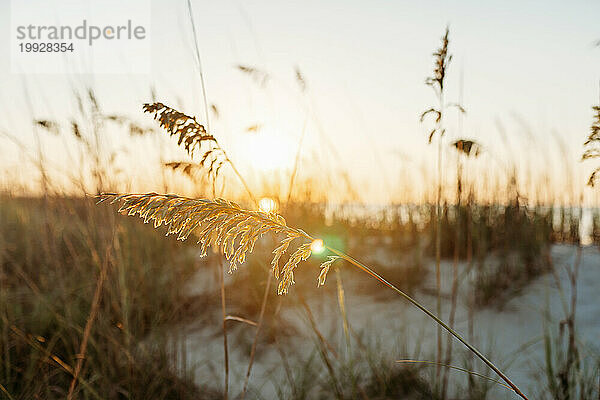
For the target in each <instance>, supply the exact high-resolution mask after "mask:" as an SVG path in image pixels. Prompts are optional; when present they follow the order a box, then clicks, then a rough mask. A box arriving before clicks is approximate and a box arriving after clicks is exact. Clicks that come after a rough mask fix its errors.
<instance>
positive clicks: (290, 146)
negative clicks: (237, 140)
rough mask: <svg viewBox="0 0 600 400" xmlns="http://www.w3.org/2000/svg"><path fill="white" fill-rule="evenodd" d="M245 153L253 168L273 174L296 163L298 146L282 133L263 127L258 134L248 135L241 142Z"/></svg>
mask: <svg viewBox="0 0 600 400" xmlns="http://www.w3.org/2000/svg"><path fill="white" fill-rule="evenodd" d="M241 144H242V146H243V153H244V154H245V155H247V156H248V157H251V158H250V159H249V162H250V164H251V165H252V167H254V168H256V169H257V170H258V171H259V172H273V171H274V170H281V169H287V168H290V167H291V166H292V164H293V162H294V157H295V149H296V145H295V144H294V142H293V141H292V140H290V138H289V137H288V136H286V135H284V134H281V133H280V132H273V131H271V130H269V128H268V127H263V128H262V129H261V130H260V131H259V132H258V133H247V134H246V135H245V136H244V137H243V139H242V140H241Z"/></svg>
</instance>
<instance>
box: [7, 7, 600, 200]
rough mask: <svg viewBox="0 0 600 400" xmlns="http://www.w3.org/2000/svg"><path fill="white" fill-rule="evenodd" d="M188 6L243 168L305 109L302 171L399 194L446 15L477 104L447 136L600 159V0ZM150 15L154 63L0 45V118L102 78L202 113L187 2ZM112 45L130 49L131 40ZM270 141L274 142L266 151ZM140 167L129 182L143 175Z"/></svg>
mask: <svg viewBox="0 0 600 400" xmlns="http://www.w3.org/2000/svg"><path fill="white" fill-rule="evenodd" d="M29 3H31V9H32V13H44V12H48V10H44V3H45V2H44V1H33V0H29ZM0 4H1V5H0V15H1V18H2V19H1V21H0V26H1V28H0V29H1V39H0V53H1V54H4V55H6V54H7V53H8V52H9V42H10V41H9V34H12V32H9V27H10V1H8V0H1V1H0ZM192 6H193V10H194V18H195V22H196V30H197V34H198V40H199V47H200V52H201V57H202V63H203V67H204V72H205V79H206V84H207V94H208V98H209V102H210V103H214V104H216V105H217V106H218V108H219V110H220V113H221V118H220V119H219V120H216V121H213V123H212V131H213V132H214V134H215V135H216V136H217V137H219V138H221V142H222V144H223V146H224V147H226V148H228V149H229V152H230V153H231V156H232V158H234V159H237V160H238V162H239V163H240V164H241V165H242V167H243V169H244V171H247V172H248V175H253V174H255V170H259V171H262V172H263V173H264V172H265V171H271V169H272V168H276V169H277V170H280V169H282V168H283V169H285V168H288V169H289V168H290V167H291V164H292V161H290V160H293V158H294V156H295V153H296V147H297V143H298V140H299V137H300V132H301V131H302V127H303V125H304V121H305V120H307V121H308V122H307V124H306V129H307V136H306V142H305V144H304V146H303V153H302V164H301V168H302V169H303V170H305V171H313V170H314V171H318V168H317V167H311V165H315V162H318V163H319V165H321V166H322V165H326V166H327V167H329V168H332V169H335V170H337V169H340V168H343V169H345V170H346V171H347V172H348V173H349V174H350V175H351V177H352V179H353V181H355V182H356V183H357V184H361V185H367V186H368V187H369V188H370V193H376V195H375V196H374V198H376V199H377V200H378V201H385V200H390V199H393V198H396V197H397V196H399V195H401V194H402V193H401V192H402V191H403V190H406V189H405V187H406V186H407V180H408V181H410V180H417V179H418V178H419V177H420V176H422V173H421V172H420V171H421V170H422V169H423V168H429V169H430V174H433V173H434V171H435V169H434V166H435V165H434V164H435V161H434V160H435V157H434V155H435V148H434V147H433V146H427V143H426V142H427V139H426V138H427V132H428V128H429V127H430V125H427V124H426V125H423V124H421V123H420V122H419V119H418V117H419V114H420V113H421V112H422V111H423V110H425V109H427V108H429V107H430V106H431V105H433V104H434V101H435V98H434V96H433V94H432V92H431V89H430V88H428V87H426V86H425V85H424V79H425V77H426V76H428V75H429V74H430V73H431V69H432V65H433V58H432V56H431V53H432V52H433V51H434V50H435V49H436V48H437V47H438V46H439V42H440V37H441V35H442V34H443V30H444V28H445V26H446V25H447V24H448V25H449V26H450V29H451V44H450V46H451V52H452V53H453V54H454V60H453V62H452V65H451V69H450V71H449V74H450V75H449V78H448V79H449V81H448V85H449V86H448V95H447V96H448V100H449V101H456V100H458V98H459V92H460V90H461V86H462V90H463V93H464V94H463V104H464V106H465V108H466V109H467V114H466V116H465V117H464V119H463V124H462V130H461V131H460V132H459V129H458V126H459V124H458V117H457V116H456V115H454V114H452V115H450V116H449V118H448V120H447V121H448V137H447V140H448V141H449V140H451V139H452V138H455V137H459V136H460V137H468V138H474V139H476V140H477V141H479V142H480V143H482V144H483V145H484V147H485V149H486V152H487V153H488V156H486V157H487V159H484V160H483V161H482V162H486V163H488V165H492V164H493V163H497V164H498V165H502V164H503V163H505V162H506V160H509V159H514V160H517V161H518V162H519V164H520V165H521V166H524V165H528V163H530V164H531V165H530V168H533V169H535V170H537V171H544V172H545V173H546V174H548V175H559V174H563V173H565V166H564V163H563V162H562V161H561V160H562V158H561V157H562V156H561V155H560V152H559V151H558V148H557V143H558V141H557V139H556V138H557V137H558V138H560V139H558V140H560V141H562V142H564V143H565V144H566V151H565V157H566V160H567V164H568V168H569V169H570V172H571V173H572V175H571V178H570V181H571V182H572V183H573V184H574V185H575V186H576V187H577V188H581V187H583V186H582V185H583V183H584V182H585V178H586V177H585V175H586V171H589V170H590V169H591V167H592V165H593V163H592V164H589V165H588V164H585V165H582V164H581V163H579V157H580V154H581V152H582V143H583V141H584V140H585V137H586V135H587V133H588V130H589V125H590V123H591V118H592V113H591V106H592V104H596V103H598V101H599V100H598V96H599V95H598V93H599V88H598V86H599V79H600V47H594V43H595V42H596V41H598V40H599V39H600V25H599V19H600V2H598V1H571V2H565V1H512V0H509V1H506V0H504V1H500V0H498V1H496V0H494V1H460V2H458V1H455V2H448V1H413V2H404V1H363V2H358V1H341V0H340V1H337V0H321V1H309V0H307V1H301V2H300V1H297V2H289V1H254V0H249V1H230V0H225V1H213V2H209V1H197V0H192ZM53 12H54V13H55V14H56V18H57V19H60V15H61V14H60V12H58V13H57V12H56V10H53ZM151 15H152V24H151V27H150V29H151V40H152V42H151V46H152V57H151V60H150V63H151V70H152V72H151V73H150V74H130V75H102V74H96V75H85V74H70V73H64V74H54V75H33V74H29V75H28V74H12V73H11V72H10V62H9V59H8V57H5V56H4V57H0V110H1V111H0V113H1V118H0V129H2V130H4V131H8V132H11V133H13V134H15V135H17V136H19V137H20V138H22V139H23V141H24V142H26V143H32V141H31V140H27V138H31V135H32V133H31V128H30V127H29V126H28V121H30V120H31V119H32V114H33V116H34V117H35V118H51V119H57V120H59V121H63V120H64V121H67V119H68V117H69V115H70V114H71V113H72V112H73V111H74V110H75V107H76V105H75V101H74V98H73V96H72V95H71V86H70V85H71V83H72V84H74V85H76V86H78V87H83V86H86V85H87V86H91V87H93V88H94V89H95V90H96V91H97V94H98V97H99V100H100V102H101V103H102V105H103V106H104V108H105V109H106V110H107V111H109V112H115V113H116V112H118V113H121V114H128V115H131V116H134V117H135V118H136V119H137V120H139V121H140V122H144V123H148V124H150V120H149V117H147V116H144V115H142V114H141V104H142V103H143V102H146V101H149V100H150V87H151V86H154V87H155V88H156V93H157V97H158V99H159V100H160V101H162V102H164V103H166V104H173V105H176V106H180V107H181V108H182V111H185V112H187V113H189V114H194V115H198V116H199V117H200V118H203V104H202V96H201V91H200V84H199V79H198V69H197V66H196V63H195V57H194V53H193V39H192V37H193V36H192V30H191V26H190V21H189V16H188V11H187V4H186V2H185V1H184V0H180V1H168V2H167V1H151ZM115 56H116V57H120V58H121V59H122V60H123V62H124V63H126V62H127V54H116V55H115ZM238 64H243V65H249V66H254V67H256V68H260V69H263V70H266V71H268V72H269V74H270V76H271V77H272V79H270V80H269V81H268V82H267V84H266V87H265V88H261V87H259V85H257V84H256V83H255V82H253V81H252V79H250V78H249V77H248V76H246V75H244V74H242V73H240V71H238V70H237V69H236V68H235V66H236V65H238ZM296 66H297V67H298V68H299V69H300V70H301V71H302V73H303V75H304V76H305V78H306V81H307V84H308V91H307V94H306V95H305V96H303V95H302V94H301V93H300V91H299V90H298V87H297V85H296V82H295V75H294V74H295V73H294V69H295V67H296ZM461 75H462V76H463V83H462V85H461V84H460V80H461V79H460V77H461ZM24 87H27V88H28V92H29V96H30V98H31V101H32V107H33V111H30V109H29V107H28V105H27V104H28V103H27V98H26V96H25V91H24ZM307 115H309V117H308V119H307ZM254 124H259V125H261V126H262V129H261V130H260V131H259V132H258V133H255V134H252V133H248V132H246V131H245V129H246V128H247V127H248V126H251V125H254ZM499 127H503V129H504V130H505V131H506V138H505V139H503V136H502V134H501V133H500V130H501V129H499ZM325 136H326V138H324V137H325ZM112 143H113V144H115V142H114V138H113V142H112ZM47 144H48V146H49V148H50V149H52V151H50V153H51V154H49V157H50V158H53V159H56V160H57V162H61V159H62V158H63V156H62V155H61V152H60V151H61V150H60V146H61V142H60V141H58V140H57V139H49V142H48V143H47ZM116 144H117V145H119V144H120V143H116ZM330 145H334V146H335V151H333V152H332V151H331V150H330V149H329V146H330ZM0 146H1V147H0V172H2V171H8V172H10V173H13V174H14V173H15V166H16V165H18V163H19V162H20V160H22V158H21V157H20V156H19V155H18V154H17V153H16V152H15V150H14V147H13V146H12V145H10V144H9V142H7V141H6V140H4V139H2V138H0ZM31 146H33V145H31ZM128 146H130V145H128ZM135 146H137V147H135V148H132V147H130V153H131V154H130V155H131V160H135V161H136V162H137V163H138V165H139V164H140V163H141V164H144V163H147V162H148V159H149V157H148V151H149V149H150V147H149V145H148V143H137V144H136V145H135ZM265 146H271V148H270V149H271V152H272V153H274V152H275V151H277V152H278V153H279V154H278V155H276V156H273V157H272V159H269V158H268V157H266V154H265V152H264V151H263V150H261V149H262V148H264V147H265ZM32 150H33V147H32ZM249 153H251V155H250V156H249V155H248V154H249ZM177 154H179V153H174V155H173V157H175V156H176V155H177ZM447 158H448V157H447ZM251 165H253V167H254V168H253V171H254V172H253V171H250V168H251ZM311 168H312V169H311ZM319 168H320V167H319ZM490 168H492V169H493V167H490ZM143 170H144V169H143V168H138V169H137V170H136V174H137V173H140V174H143ZM136 176H137V175H136ZM573 177H576V179H575V178H573ZM135 179H140V180H139V182H138V181H136V180H135ZM135 179H134V181H133V182H132V187H134V188H135V187H136V185H138V186H139V187H145V186H144V185H142V183H141V182H142V180H141V178H135ZM250 179H252V177H250ZM557 179H558V178H557ZM562 179H563V181H564V180H565V179H566V178H562ZM401 180H403V188H401V189H399V188H397V187H395V186H396V183H397V182H399V181H401ZM257 185H258V184H257ZM415 185H417V184H416V183H415ZM409 186H410V185H409ZM556 190H557V191H558V192H561V191H562V190H563V188H562V187H557V188H556Z"/></svg>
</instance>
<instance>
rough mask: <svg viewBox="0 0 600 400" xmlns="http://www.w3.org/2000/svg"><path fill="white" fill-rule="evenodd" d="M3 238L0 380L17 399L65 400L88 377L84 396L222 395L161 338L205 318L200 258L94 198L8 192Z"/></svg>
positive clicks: (0, 210) (1, 213)
mask: <svg viewBox="0 0 600 400" xmlns="http://www.w3.org/2000/svg"><path fill="white" fill-rule="evenodd" d="M0 237H1V238H2V240H0V282H1V284H2V291H1V292H0V348H1V349H2V351H3V353H2V356H1V359H2V362H0V380H1V382H2V385H3V386H4V388H5V389H6V391H7V392H8V393H10V395H11V396H13V397H14V398H17V399H30V398H44V399H64V398H66V397H70V396H68V392H69V388H70V386H71V385H72V383H73V380H74V379H73V376H74V375H77V376H78V377H77V382H76V383H77V384H76V385H75V387H74V388H73V390H72V395H73V396H77V397H78V398H89V399H93V398H96V399H120V398H139V399H142V398H144V399H164V398H181V399H186V398H189V399H192V398H193V399H198V398H213V397H214V393H213V394H212V395H211V393H210V391H200V390H199V388H197V387H196V386H195V384H194V383H193V381H192V378H191V376H192V371H191V370H190V369H188V368H187V366H186V365H185V362H184V361H185V355H184V354H182V352H181V351H179V350H178V342H177V340H175V339H174V338H172V337H171V336H172V335H170V334H168V335H167V334H161V333H160V332H161V331H165V329H166V328H167V327H169V326H171V327H172V326H173V325H176V324H179V323H181V322H182V321H184V320H187V319H188V318H193V317H194V316H198V315H199V314H200V310H201V308H202V304H200V303H199V302H198V300H199V299H194V298H191V297H189V296H187V295H186V294H185V285H186V282H187V281H188V279H189V278H190V277H191V276H192V274H194V273H195V271H196V270H197V268H198V265H197V263H195V262H194V261H193V259H192V257H190V255H191V252H186V251H182V248H181V247H177V246H175V244H174V243H173V241H166V240H164V238H163V237H162V235H161V234H160V233H159V232H156V231H153V230H152V229H150V228H149V227H146V226H143V225H140V224H132V223H130V221H127V220H119V221H117V220H116V219H115V218H114V217H113V214H112V213H110V212H107V210H103V209H101V208H98V207H95V206H94V205H93V202H91V201H89V200H84V199H64V198H63V199H56V198H46V200H43V199H25V198H10V197H6V196H2V197H0ZM97 282H102V284H100V285H98V283H97ZM98 287H100V291H99V297H98V299H97V300H98V301H97V302H95V303H93V302H92V299H93V298H94V292H95V291H96V289H97V288H98ZM165 287H169V288H170V289H171V290H164V288H165ZM94 307H95V308H96V310H97V315H96V316H95V318H93V320H92V321H91V322H92V324H89V321H90V319H92V314H91V311H90V309H93V308H94ZM88 324H89V328H90V332H89V333H88V334H87V336H85V335H84V326H85V327H87V326H88ZM82 337H86V339H87V341H88V343H87V347H84V354H81V349H82V347H81V341H82ZM80 359H81V360H82V361H83V362H82V367H81V370H80V371H79V372H78V373H76V372H75V371H76V368H75V365H76V364H77V363H78V360H80Z"/></svg>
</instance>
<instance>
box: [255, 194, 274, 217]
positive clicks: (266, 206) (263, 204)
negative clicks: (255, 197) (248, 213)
mask: <svg viewBox="0 0 600 400" xmlns="http://www.w3.org/2000/svg"><path fill="white" fill-rule="evenodd" d="M258 208H259V209H260V211H262V212H266V213H270V212H274V211H277V202H276V201H275V200H273V199H272V198H270V197H263V198H262V199H260V200H259V202H258Z"/></svg>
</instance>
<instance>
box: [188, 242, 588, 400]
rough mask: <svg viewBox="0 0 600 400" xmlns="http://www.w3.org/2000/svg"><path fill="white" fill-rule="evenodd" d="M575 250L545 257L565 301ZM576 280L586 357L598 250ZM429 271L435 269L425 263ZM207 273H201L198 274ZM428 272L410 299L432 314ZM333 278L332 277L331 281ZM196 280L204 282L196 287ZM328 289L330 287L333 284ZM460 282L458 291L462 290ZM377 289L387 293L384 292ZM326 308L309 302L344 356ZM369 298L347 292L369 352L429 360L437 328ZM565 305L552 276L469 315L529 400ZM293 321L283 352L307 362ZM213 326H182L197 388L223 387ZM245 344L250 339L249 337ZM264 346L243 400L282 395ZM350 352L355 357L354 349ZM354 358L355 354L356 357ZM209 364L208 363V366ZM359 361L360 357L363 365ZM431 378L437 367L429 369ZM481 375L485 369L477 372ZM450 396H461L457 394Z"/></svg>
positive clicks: (271, 351)
mask: <svg viewBox="0 0 600 400" xmlns="http://www.w3.org/2000/svg"><path fill="white" fill-rule="evenodd" d="M576 252H577V248H576V247H574V246H569V245H555V246H554V247H553V248H552V251H551V254H552V259H553V261H554V265H555V268H556V270H557V276H558V278H559V281H560V285H561V286H562V287H563V291H562V293H563V296H565V297H566V299H569V298H570V285H569V282H568V277H567V274H566V272H565V266H571V265H573V263H574V262H575V258H576ZM582 255H583V257H582V261H581V264H580V273H579V280H578V296H577V319H576V326H577V330H578V335H579V340H580V348H581V349H582V353H584V354H596V355H595V357H596V360H597V359H598V355H597V354H598V350H599V346H600V302H599V301H598V298H599V297H598V292H599V291H600V252H599V251H598V249H597V248H593V247H585V248H584V249H583V252H582ZM464 267H465V266H464V265H461V266H460V268H461V269H462V268H464ZM430 268H433V265H431V266H430ZM442 271H443V273H444V276H443V279H442V281H443V282H445V283H446V285H444V287H443V291H444V292H446V293H449V292H450V285H451V281H452V272H451V271H452V267H451V263H450V262H444V264H443V265H442ZM204 274H206V272H204ZM433 276H434V274H429V278H428V280H427V281H426V283H425V285H424V288H423V290H421V291H418V292H417V293H415V295H414V297H415V298H416V299H417V300H419V301H421V302H422V303H424V304H425V305H426V306H427V307H428V308H429V309H431V310H434V309H435V298H434V297H433V296H431V295H429V294H427V293H431V289H432V288H433V287H434V286H435V283H434V280H433V279H434V277H433ZM209 278H210V277H208V276H200V277H198V279H197V280H195V281H194V282H192V283H191V287H193V288H194V289H193V290H194V291H202V290H203V288H205V287H206V286H207V285H208V283H207V282H209V281H210V279H209ZM330 279H331V278H330ZM201 282H202V283H201ZM328 284H335V281H334V280H333V279H331V280H330V281H329V282H328ZM467 289H468V288H466V287H465V286H464V285H463V286H461V288H460V289H459V293H466V292H467ZM383 290H388V289H385V288H382V291H383ZM327 299H328V301H330V304H322V303H321V304H311V308H312V309H313V311H314V314H315V317H316V320H317V322H318V325H319V329H320V330H321V331H322V332H323V333H324V334H325V335H326V337H327V340H329V341H330V342H331V343H333V344H334V345H335V346H337V348H338V349H341V350H342V351H344V349H345V347H344V336H343V330H342V329H341V326H342V318H341V316H340V313H339V310H338V305H337V299H336V298H335V297H328V298H327ZM385 299H386V300H385V301H382V300H381V298H379V299H374V298H373V296H367V295H356V294H353V292H352V288H351V287H347V288H346V301H347V310H348V319H349V322H350V324H351V326H352V328H353V329H354V331H356V332H357V333H358V334H359V335H360V334H361V333H362V334H363V337H364V339H363V340H365V341H369V343H365V344H366V345H367V347H370V348H373V349H375V348H377V349H379V350H377V351H379V352H381V353H382V354H385V355H386V356H388V357H391V358H392V359H394V358H396V359H406V358H412V359H421V360H434V359H435V353H434V351H435V350H434V349H435V348H436V347H435V346H436V345H435V343H436V332H437V328H436V325H435V324H434V323H433V321H432V320H431V319H429V318H428V317H427V316H425V315H424V314H423V313H422V312H421V311H419V310H417V309H416V308H415V307H414V306H411V305H410V304H408V303H407V302H406V301H405V300H403V299H401V298H400V297H398V298H397V299H396V298H394V297H387V296H385ZM449 309H450V306H449V301H444V307H443V313H442V314H443V315H444V318H445V319H447V316H448V313H449ZM563 310H564V308H563V302H562V297H561V291H560V290H559V289H558V285H557V284H556V279H555V278H554V277H553V275H552V274H547V275H544V276H541V277H539V278H538V279H536V280H534V281H533V282H531V283H530V284H529V285H528V286H527V287H525V288H523V290H521V291H520V292H519V293H517V294H516V295H515V296H514V297H512V298H511V299H510V300H509V301H508V302H507V303H505V305H504V306H503V307H502V309H501V310H498V309H496V308H486V309H481V310H478V311H477V312H476V314H475V332H476V334H475V344H476V346H477V347H478V348H479V349H480V350H481V351H482V352H484V353H486V354H488V355H489V357H490V358H491V359H492V361H493V362H494V363H495V364H496V365H498V366H499V367H500V368H501V369H503V370H504V371H505V372H506V373H507V374H508V376H510V377H511V379H513V381H514V382H515V383H516V384H517V385H519V387H521V389H522V390H524V391H525V393H526V394H528V395H529V396H531V397H530V398H539V396H540V393H542V391H543V388H544V386H543V385H544V375H543V374H544V368H543V366H544V343H543V334H544V332H546V329H547V328H548V327H551V328H552V329H553V332H554V334H556V332H557V331H558V326H559V322H560V321H561V320H562V319H563V318H564V311H563ZM288 319H289V320H290V322H291V323H294V324H295V325H296V326H297V327H298V329H299V331H300V334H299V335H298V336H296V337H294V338H292V339H291V341H290V342H288V344H286V346H285V347H286V352H287V353H288V354H289V356H290V360H292V361H290V362H291V363H292V362H293V363H294V364H295V365H298V364H297V363H298V362H302V361H303V360H306V359H307V358H308V357H310V356H311V355H314V350H315V342H314V340H313V339H314V336H313V335H311V331H310V329H309V327H308V323H307V322H306V319H305V318H304V317H302V316H301V315H300V313H294V314H293V315H290V316H289V317H288ZM456 321H457V323H456V328H457V331H459V332H461V333H463V334H464V336H465V337H466V334H467V329H468V327H467V309H466V307H465V298H464V297H463V296H459V306H458V310H457V316H456ZM218 329H219V326H198V325H197V324H192V326H190V327H189V329H186V331H187V332H188V333H187V336H186V346H187V349H188V355H187V357H188V363H189V365H190V366H193V367H195V374H196V378H197V381H198V383H199V384H200V385H208V386H211V387H222V380H223V376H222V374H223V372H222V368H223V367H222V366H223V347H222V337H221V336H219V334H218ZM239 335H248V336H250V337H252V336H253V335H254V331H253V329H251V328H250V327H249V326H247V325H242V324H238V325H237V326H235V327H233V328H232V335H231V338H230V346H229V347H230V366H231V372H230V374H231V375H230V393H231V394H232V395H234V396H235V395H236V394H237V393H239V391H240V390H241V388H242V385H243V382H244V376H245V372H246V368H247V364H248V355H249V346H248V345H245V346H236V345H235V343H236V337H239ZM245 342H246V343H247V342H249V340H248V339H246V340H245ZM265 347H267V346H263V348H262V349H261V352H260V356H259V357H257V359H256V362H255V365H254V368H253V371H252V378H251V385H250V386H251V389H252V393H251V395H250V396H248V398H264V399H271V398H277V394H278V390H283V391H284V396H285V393H286V390H287V388H286V382H287V381H286V378H285V372H284V368H283V366H282V359H281V357H280V354H279V352H278V351H277V349H276V347H275V346H269V347H267V348H265ZM454 349H457V352H456V353H455V354H456V355H455V358H454V361H453V365H457V366H461V367H462V366H464V363H463V360H464V359H465V357H466V353H465V352H464V347H463V346H462V345H461V344H460V343H458V342H456V341H455V342H454ZM355 354H358V352H356V353H355ZM358 357H360V355H358ZM207 360H209V361H207ZM363 361H364V360H363ZM312 368H321V369H322V371H321V373H323V374H324V373H326V370H325V366H324V364H323V363H322V362H321V361H320V360H319V359H318V358H316V359H315V362H314V363H313V364H312ZM430 368H431V371H432V372H431V373H433V371H434V370H435V367H430ZM477 370H478V371H480V372H483V371H485V369H483V368H481V367H479V368H478V369H477ZM450 381H451V382H453V383H452V385H453V387H452V389H451V390H454V391H456V388H457V385H463V384H464V383H465V382H466V376H465V375H464V374H463V373H460V372H452V373H451V376H450ZM455 398H460V397H459V395H458V396H457V397H455ZM488 398H490V399H515V398H517V396H516V395H515V394H513V393H512V392H510V391H508V390H506V389H504V388H502V387H500V386H495V387H494V388H493V389H492V392H491V393H490V396H489V397H488Z"/></svg>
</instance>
